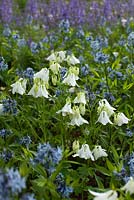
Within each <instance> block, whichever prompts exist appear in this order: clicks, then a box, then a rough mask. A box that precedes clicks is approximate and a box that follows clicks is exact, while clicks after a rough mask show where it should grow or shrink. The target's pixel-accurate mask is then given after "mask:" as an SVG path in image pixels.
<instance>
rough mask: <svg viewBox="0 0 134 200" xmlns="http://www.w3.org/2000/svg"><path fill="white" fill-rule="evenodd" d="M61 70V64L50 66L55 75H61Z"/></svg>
mask: <svg viewBox="0 0 134 200" xmlns="http://www.w3.org/2000/svg"><path fill="white" fill-rule="evenodd" d="M60 68H61V66H60V64H58V63H54V62H53V63H51V64H50V69H51V71H52V72H53V73H54V74H59V69H60Z"/></svg>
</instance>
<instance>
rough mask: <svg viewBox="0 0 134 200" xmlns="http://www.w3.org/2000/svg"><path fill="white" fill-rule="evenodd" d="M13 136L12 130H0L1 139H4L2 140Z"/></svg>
mask: <svg viewBox="0 0 134 200" xmlns="http://www.w3.org/2000/svg"><path fill="white" fill-rule="evenodd" d="M11 134H12V131H11V130H7V129H4V128H3V129H1V130H0V137H2V138H5V137H7V136H9V135H11Z"/></svg>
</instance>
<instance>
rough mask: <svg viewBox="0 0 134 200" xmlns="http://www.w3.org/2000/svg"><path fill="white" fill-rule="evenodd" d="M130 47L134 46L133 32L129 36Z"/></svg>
mask: <svg viewBox="0 0 134 200" xmlns="http://www.w3.org/2000/svg"><path fill="white" fill-rule="evenodd" d="M127 39H128V45H129V46H134V32H131V33H130V34H129V35H128V38H127Z"/></svg>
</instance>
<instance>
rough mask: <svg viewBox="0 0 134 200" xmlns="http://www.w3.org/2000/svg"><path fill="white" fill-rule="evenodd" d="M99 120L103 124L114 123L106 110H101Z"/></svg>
mask: <svg viewBox="0 0 134 200" xmlns="http://www.w3.org/2000/svg"><path fill="white" fill-rule="evenodd" d="M97 122H100V123H101V124H103V125H106V124H107V123H110V124H113V123H112V122H111V121H110V119H109V116H108V114H107V112H106V111H101V113H100V115H99V118H98V120H97Z"/></svg>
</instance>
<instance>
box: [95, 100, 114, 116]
mask: <svg viewBox="0 0 134 200" xmlns="http://www.w3.org/2000/svg"><path fill="white" fill-rule="evenodd" d="M114 110H116V109H115V108H113V107H112V106H111V105H110V104H109V103H108V101H107V100H106V99H102V100H100V101H99V107H98V113H99V114H100V113H101V112H102V111H106V112H107V115H108V117H110V116H111V115H113V114H114Z"/></svg>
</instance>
